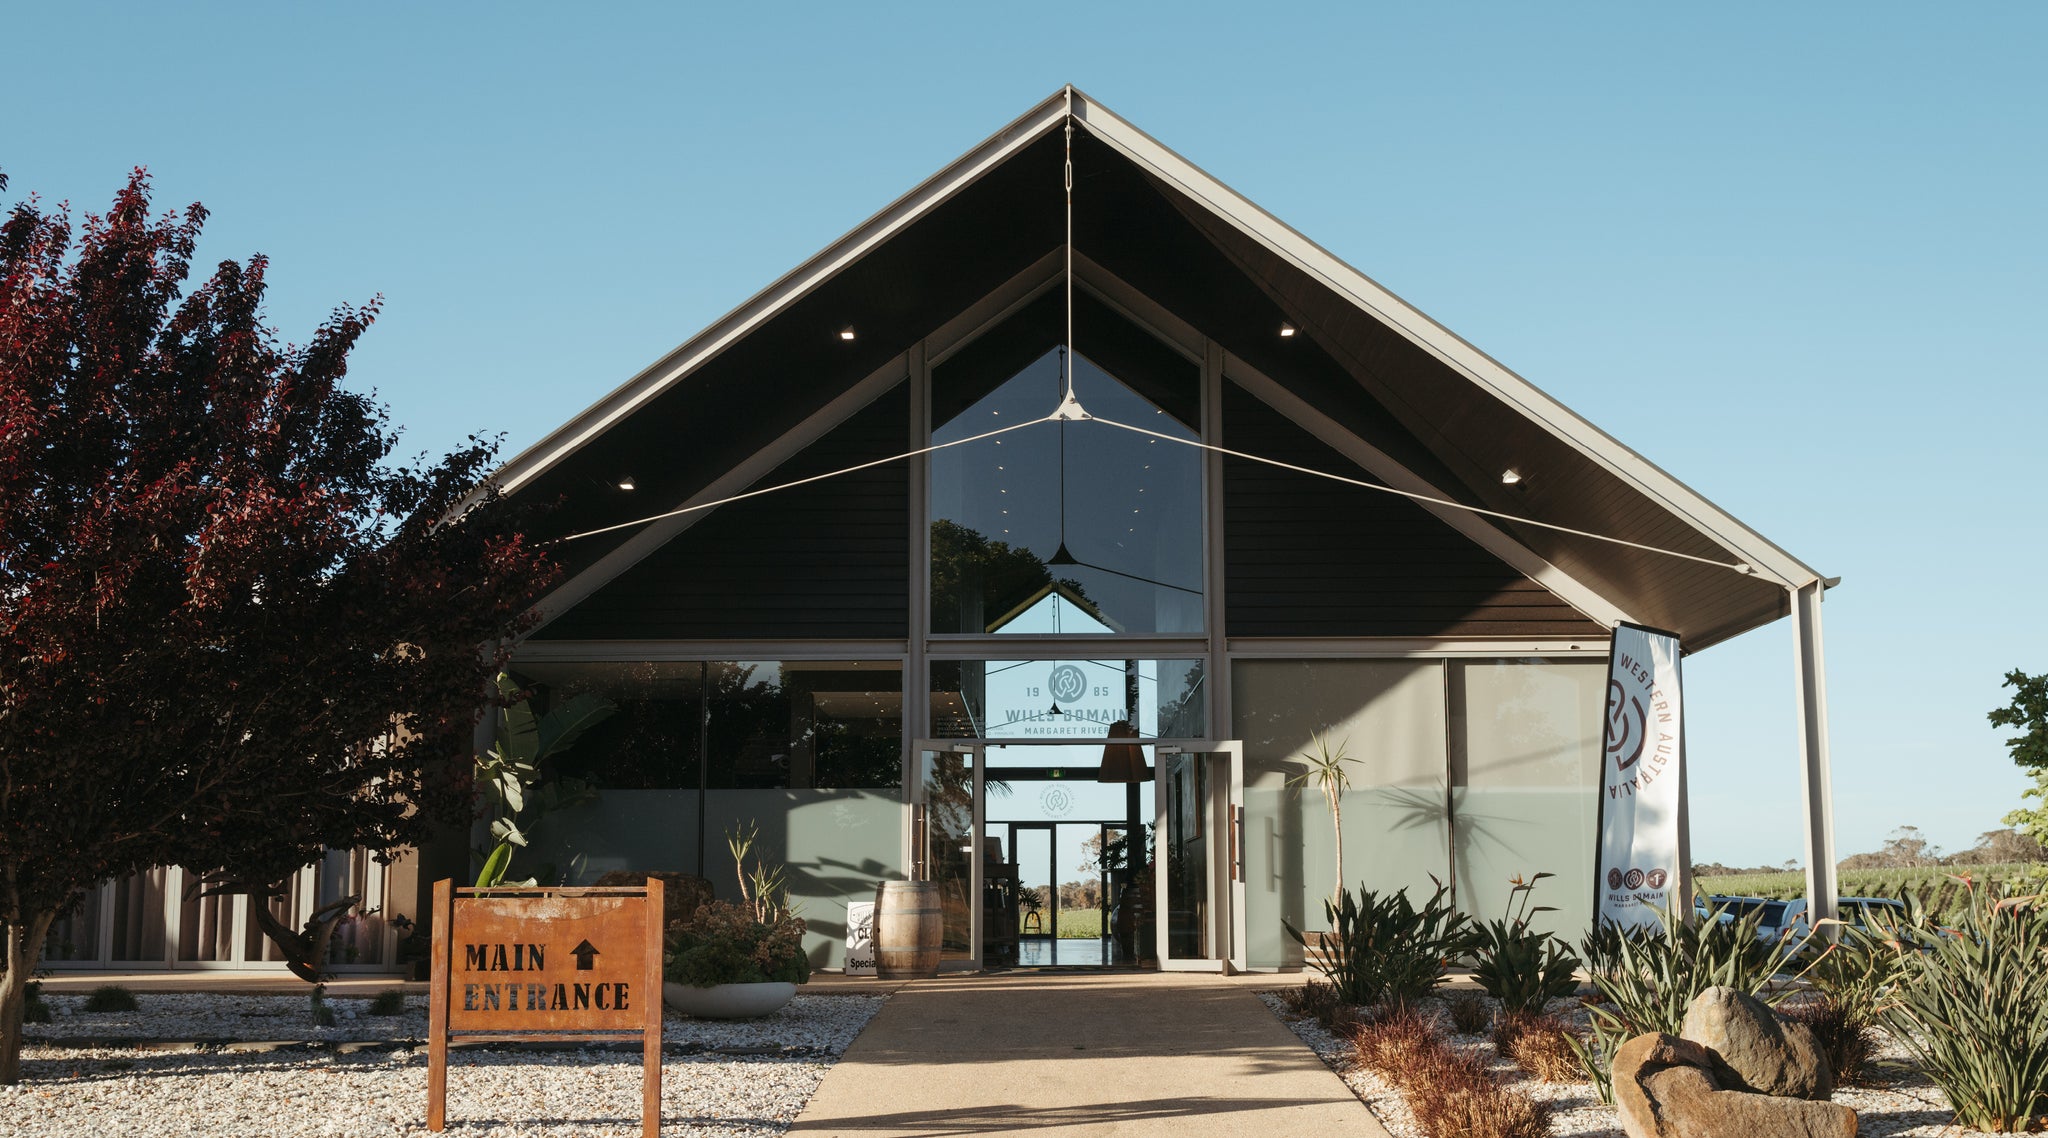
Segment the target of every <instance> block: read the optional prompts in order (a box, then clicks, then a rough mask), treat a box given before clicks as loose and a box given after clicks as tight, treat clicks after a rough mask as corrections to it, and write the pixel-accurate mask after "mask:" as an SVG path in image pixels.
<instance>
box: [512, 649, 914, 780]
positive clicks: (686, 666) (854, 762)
mask: <svg viewBox="0 0 2048 1138" xmlns="http://www.w3.org/2000/svg"><path fill="white" fill-rule="evenodd" d="M520 671H521V674H522V675H524V676H525V677H526V678H527V679H529V680H530V681H531V682H533V684H534V685H535V699H536V702H537V706H538V708H539V709H540V710H541V711H542V712H546V711H547V710H548V709H549V708H550V707H553V706H557V705H559V702H560V701H561V700H563V699H565V698H567V697H568V696H570V695H574V694H576V693H579V692H591V693H594V694H597V695H601V696H603V697H605V698H606V699H609V700H611V701H612V703H613V704H615V705H616V706H617V711H615V712H614V713H613V714H612V716H611V717H610V718H608V719H606V720H604V721H603V722H601V723H599V724H597V725H596V726H594V727H592V728H591V729H590V730H589V731H587V732H586V733H585V734H584V735H583V737H582V738H581V739H580V740H578V741H577V743H576V745H575V746H574V747H573V748H572V749H571V750H570V751H569V752H568V753H567V754H565V755H564V756H563V757H562V758H561V759H560V760H559V762H558V764H557V768H558V769H559V770H560V771H561V772H562V773H564V774H570V775H574V776H576V777H578V778H583V779H586V780H588V781H590V782H592V783H594V784H595V785H596V786H597V787H598V788H599V789H600V790H668V789H686V790H694V789H697V788H698V787H699V786H700V785H704V786H708V787H710V788H712V789H747V788H754V789H772V788H784V787H829V788H835V789H861V788H876V787H881V788H894V787H896V786H898V785H900V784H901V780H902V769H903V765H902V752H903V679H902V677H903V665H902V664H901V663H900V662H898V661H893V660H885V661H773V660H746V661H710V662H706V663H700V662H694V661H692V662H680V663H632V664H595V663H592V664H582V663H578V664H533V665H528V666H523V667H522V668H521V669H520ZM707 760H708V761H707Z"/></svg>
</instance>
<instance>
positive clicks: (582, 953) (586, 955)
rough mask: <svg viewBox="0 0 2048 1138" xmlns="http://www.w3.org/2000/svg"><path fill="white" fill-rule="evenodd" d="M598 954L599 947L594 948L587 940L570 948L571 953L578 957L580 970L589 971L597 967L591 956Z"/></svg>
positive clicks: (577, 965)
mask: <svg viewBox="0 0 2048 1138" xmlns="http://www.w3.org/2000/svg"><path fill="white" fill-rule="evenodd" d="M597 954H598V952H597V949H595V948H592V947H591V945H590V942H589V941H587V940H586V941H584V942H583V943H581V944H579V945H577V946H576V947H575V948H572V949H570V950H569V955H571V956H573V957H575V958H576V971H578V972H588V971H590V970H591V969H592V968H594V967H596V965H595V964H594V963H592V961H591V959H590V958H591V957H593V956H596V955H597Z"/></svg>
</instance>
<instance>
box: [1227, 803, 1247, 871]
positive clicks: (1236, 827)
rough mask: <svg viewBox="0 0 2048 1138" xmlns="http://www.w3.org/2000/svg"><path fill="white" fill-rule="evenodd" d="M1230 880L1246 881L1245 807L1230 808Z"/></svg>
mask: <svg viewBox="0 0 2048 1138" xmlns="http://www.w3.org/2000/svg"><path fill="white" fill-rule="evenodd" d="M1230 879H1231V880H1232V881H1238V882H1242V881H1243V880H1244V807H1242V806H1233V807H1231V808H1230Z"/></svg>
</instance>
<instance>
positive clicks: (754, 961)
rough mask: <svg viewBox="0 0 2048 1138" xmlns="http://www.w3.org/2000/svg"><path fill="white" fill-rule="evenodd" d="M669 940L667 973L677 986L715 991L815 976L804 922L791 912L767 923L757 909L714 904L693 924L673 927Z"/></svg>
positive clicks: (702, 908)
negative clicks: (722, 986)
mask: <svg viewBox="0 0 2048 1138" xmlns="http://www.w3.org/2000/svg"><path fill="white" fill-rule="evenodd" d="M667 940H668V944H667V949H668V951H667V958H666V960H665V962H664V967H663V969H662V975H663V978H664V979H666V980H668V981H669V982H670V983H673V984H687V985H689V986H691V987H697V988H709V987H713V986H715V985H719V984H760V983H765V982H769V981H780V982H782V983H786V984H801V983H804V982H805V981H807V980H809V979H810V978H811V960H810V957H808V956H806V955H804V922H803V920H802V918H799V917H794V916H791V915H790V914H789V913H788V912H786V911H782V912H770V913H769V914H768V915H767V917H766V918H765V919H764V918H763V917H762V916H760V915H757V911H756V909H755V907H754V906H752V905H748V904H741V903H738V902H734V901H713V902H711V903H710V904H708V905H702V906H699V907H698V909H697V913H696V915H695V916H694V917H692V918H691V919H690V921H689V922H688V923H684V922H682V921H678V922H676V923H675V924H673V925H671V926H669V930H668V935H667Z"/></svg>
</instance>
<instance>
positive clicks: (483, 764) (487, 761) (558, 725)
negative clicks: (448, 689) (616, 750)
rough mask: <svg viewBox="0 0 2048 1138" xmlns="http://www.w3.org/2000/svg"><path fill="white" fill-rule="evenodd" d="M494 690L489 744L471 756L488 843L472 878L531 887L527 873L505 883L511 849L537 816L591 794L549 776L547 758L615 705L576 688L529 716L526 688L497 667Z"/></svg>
mask: <svg viewBox="0 0 2048 1138" xmlns="http://www.w3.org/2000/svg"><path fill="white" fill-rule="evenodd" d="M498 691H499V693H500V694H502V695H503V696H504V697H505V702H504V704H503V706H501V707H500V708H499V710H498V731H497V742H495V743H493V744H492V745H491V749H490V750H489V751H488V752H486V753H484V754H482V755H479V756H477V760H476V784H477V786H478V787H479V788H481V789H482V791H483V796H484V801H485V805H486V807H487V809H488V812H489V817H490V820H491V822H490V826H491V831H490V832H491V841H492V842H493V843H494V844H493V845H492V846H491V847H490V849H489V850H488V852H486V851H484V850H479V851H478V853H479V854H480V855H481V856H482V857H483V867H482V868H481V869H480V870H479V871H478V872H477V876H476V884H477V888H479V889H486V888H490V887H492V886H497V885H534V884H536V882H535V880H534V879H533V878H531V877H528V878H526V879H525V880H522V881H508V880H506V878H507V877H508V876H509V873H510V870H511V867H512V853H513V851H514V850H515V849H523V848H525V846H526V845H527V837H528V834H529V832H530V831H531V830H532V829H533V827H534V824H535V823H537V822H538V821H539V820H540V818H541V816H542V815H544V814H549V813H552V812H554V811H556V810H561V809H565V808H567V807H570V806H575V805H579V804H581V803H584V802H589V801H592V800H594V799H595V798H596V797H597V788H596V787H594V786H592V785H591V784H590V783H589V782H587V781H585V780H583V779H579V778H574V777H571V776H568V775H563V774H560V773H557V772H556V771H554V770H553V768H552V765H551V760H553V759H555V758H557V757H558V756H560V755H561V754H562V753H563V752H565V751H567V750H568V749H569V748H570V747H572V746H574V745H575V744H576V740H577V739H579V738H581V737H582V736H583V733H584V732H585V731H588V730H589V729H591V728H592V727H594V726H596V725H597V724H599V723H602V722H604V721H605V720H606V719H609V718H611V716H612V714H613V713H614V712H616V711H617V710H618V707H617V705H615V704H613V703H612V701H610V700H608V699H606V698H604V697H603V696H600V695H596V694H593V693H590V692H579V693H578V694H576V695H572V696H570V697H569V698H568V699H565V700H563V701H561V703H560V704H559V705H558V706H556V707H555V708H553V709H552V710H550V711H548V712H547V713H546V714H544V715H536V714H535V713H534V710H533V693H532V692H530V691H528V690H526V689H525V688H524V687H523V686H522V685H521V684H520V683H519V681H517V680H515V679H513V678H512V676H511V675H510V674H509V673H503V672H501V673H499V675H498Z"/></svg>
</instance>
